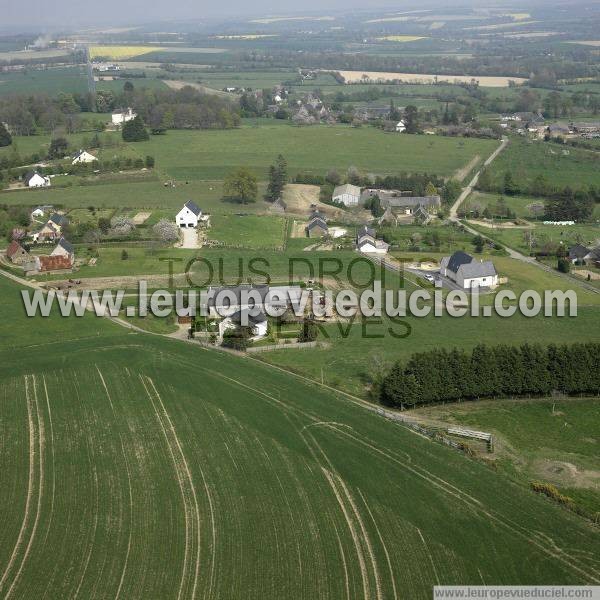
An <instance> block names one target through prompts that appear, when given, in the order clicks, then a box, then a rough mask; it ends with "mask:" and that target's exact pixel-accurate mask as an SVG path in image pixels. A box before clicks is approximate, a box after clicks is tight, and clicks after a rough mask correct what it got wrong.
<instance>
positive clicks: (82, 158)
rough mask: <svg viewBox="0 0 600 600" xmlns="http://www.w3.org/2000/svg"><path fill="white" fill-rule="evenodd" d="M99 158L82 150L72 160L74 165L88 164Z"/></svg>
mask: <svg viewBox="0 0 600 600" xmlns="http://www.w3.org/2000/svg"><path fill="white" fill-rule="evenodd" d="M95 160H98V159H97V158H96V157H95V156H94V155H93V154H90V153H89V152H86V151H85V150H80V151H79V152H78V153H77V154H76V155H75V156H74V157H73V161H72V162H71V164H72V165H78V164H87V163H91V162H94V161H95Z"/></svg>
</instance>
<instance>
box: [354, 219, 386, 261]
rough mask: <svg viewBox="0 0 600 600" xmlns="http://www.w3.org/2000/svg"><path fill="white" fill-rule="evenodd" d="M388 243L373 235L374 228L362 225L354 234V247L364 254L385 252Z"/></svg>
mask: <svg viewBox="0 0 600 600" xmlns="http://www.w3.org/2000/svg"><path fill="white" fill-rule="evenodd" d="M389 247H390V245H389V244H388V243H386V242H384V241H383V240H378V239H377V238H376V237H375V230H374V229H371V228H370V227H367V226H366V225H364V226H363V227H361V228H360V229H359V230H358V233H357V234H356V249H357V250H358V251H359V252H363V253H365V254H387V251H388V249H389Z"/></svg>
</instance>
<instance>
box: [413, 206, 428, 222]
mask: <svg viewBox="0 0 600 600" xmlns="http://www.w3.org/2000/svg"><path fill="white" fill-rule="evenodd" d="M413 214H414V216H415V217H417V218H419V219H423V220H424V221H429V220H430V219H431V215H430V214H429V213H428V212H427V209H426V208H425V207H424V206H423V205H422V204H419V206H417V208H416V209H415V212H414V213H413Z"/></svg>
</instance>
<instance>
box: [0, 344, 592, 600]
mask: <svg viewBox="0 0 600 600" xmlns="http://www.w3.org/2000/svg"><path fill="white" fill-rule="evenodd" d="M144 339H146V338H143V339H142V338H141V337H140V336H137V335H134V336H123V341H122V342H116V341H115V342H114V343H110V344H106V343H105V345H104V346H102V347H98V346H97V347H96V350H95V351H93V350H92V349H93V348H94V343H93V342H80V343H76V344H75V345H76V346H78V349H79V350H80V351H83V350H84V348H87V352H86V354H85V355H86V356H87V358H86V359H83V358H82V357H83V356H84V354H83V352H81V354H80V356H81V358H78V357H74V359H73V361H72V364H71V365H70V366H63V367H62V368H55V367H53V358H52V356H51V355H48V353H47V352H43V350H42V349H39V356H40V357H42V358H41V364H42V365H43V368H42V370H41V372H35V371H34V370H32V369H28V368H27V366H26V364H25V363H24V362H23V361H22V360H18V357H16V356H15V357H13V360H15V361H17V360H18V363H17V362H15V365H17V364H18V367H17V366H14V365H13V367H11V373H10V374H8V373H6V370H3V372H2V376H1V377H0V406H1V410H2V415H3V419H2V420H1V421H0V434H1V435H0V440H2V441H1V442H0V443H1V444H2V448H1V450H2V452H0V456H1V457H2V458H1V461H2V465H1V466H2V470H3V473H5V474H6V476H5V481H6V485H4V486H3V487H2V489H1V490H0V501H2V505H3V506H5V507H8V510H6V511H4V513H3V516H2V523H1V525H2V527H1V528H0V542H1V543H0V577H3V580H2V583H1V586H2V587H1V591H2V594H4V595H8V597H15V598H18V597H36V598H44V597H56V596H60V597H71V596H74V595H76V593H77V592H78V594H79V595H80V596H81V597H92V596H94V595H101V596H114V597H121V598H138V597H139V598H143V597H146V598H147V597H153V598H226V597H236V598H237V597H244V598H281V597H286V598H311V599H312V598H336V599H337V598H365V599H367V598H368V599H370V598H374V599H380V598H401V597H405V593H406V590H410V594H411V595H410V597H411V598H426V597H429V596H430V590H431V586H432V585H433V584H435V583H437V582H442V583H444V582H445V583H460V582H482V581H486V582H490V581H494V582H504V583H509V582H513V583H514V582H515V581H518V582H527V583H536V582H542V581H543V582H545V583H547V582H548V581H552V582H561V583H567V582H594V581H598V580H599V579H600V570H599V567H598V564H597V563H594V560H593V559H592V553H593V545H594V543H597V542H594V540H593V538H592V533H591V532H590V531H589V530H587V528H586V526H585V525H584V524H583V523H580V522H578V521H576V520H575V517H572V516H571V515H569V514H568V513H566V512H563V511H561V510H560V509H558V508H556V507H555V506H553V505H551V504H549V503H548V502H545V501H542V500H540V499H539V498H537V497H535V496H533V495H530V494H528V493H526V492H523V491H521V490H519V489H517V488H516V487H514V486H513V485H512V484H509V483H508V482H507V481H504V480H503V479H501V478H499V477H498V475H496V474H494V473H491V472H490V471H487V470H486V469H485V468H484V467H482V466H480V465H478V464H476V463H473V462H471V461H468V460H467V459H465V458H464V457H462V456H460V455H459V454H454V453H450V452H449V451H448V450H447V449H445V448H442V447H439V446H436V445H434V444H432V443H430V442H428V441H425V440H423V439H421V438H419V437H417V436H414V435H412V434H410V433H408V432H406V431H405V430H403V429H400V428H398V427H397V426H395V425H393V424H390V423H388V422H387V421H384V420H382V419H380V418H379V417H377V416H375V415H370V414H369V413H367V412H365V410H364V409H363V408H360V407H359V406H355V405H354V404H353V403H352V402H351V401H350V400H348V399H347V398H338V397H336V396H334V395H332V394H330V393H328V392H327V393H325V392H321V391H320V390H318V389H316V388H313V387H310V386H307V385H306V384H304V383H302V382H300V381H299V380H296V379H295V378H293V379H289V378H287V377H285V376H283V375H279V374H277V373H276V372H273V371H272V370H270V369H267V368H266V367H264V366H262V365H260V364H257V363H256V364H255V363H251V364H248V363H245V362H244V363H242V362H240V361H238V359H234V358H231V357H228V356H220V355H213V354H212V353H207V352H205V351H201V350H198V349H195V348H187V347H181V348H180V347H177V348H175V347H174V345H173V344H172V343H168V342H165V341H162V340H156V341H154V340H152V342H150V341H147V342H144ZM140 342H141V343H142V345H141V346H140ZM80 345H81V346H80ZM79 346H80V347H79ZM144 346H145V349H143V348H144ZM90 356H91V357H92V358H90ZM229 361H234V363H231V362H229ZM8 363H10V361H8ZM8 363H7V364H8ZM232 366H235V369H232V368H231V367H232ZM548 536H552V539H553V542H550V541H549V537H548ZM583 540H586V542H585V543H583ZM526 558H527V560H526ZM526 564H527V568H526V567H525V565H526Z"/></svg>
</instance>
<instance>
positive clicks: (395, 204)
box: [361, 189, 442, 215]
mask: <svg viewBox="0 0 600 600" xmlns="http://www.w3.org/2000/svg"><path fill="white" fill-rule="evenodd" d="M375 196H378V197H379V200H380V201H381V207H382V208H383V209H384V210H387V209H388V208H389V209H390V210H391V211H392V212H394V213H396V214H398V213H400V214H405V215H412V214H414V213H415V212H416V210H417V209H418V208H419V207H421V208H422V209H423V210H425V211H426V212H435V211H436V210H437V209H438V208H439V207H440V206H441V204H442V200H441V198H440V197H439V196H437V195H435V196H403V195H402V192H400V191H398V190H377V189H366V190H364V191H363V193H362V194H361V203H363V204H364V203H365V202H366V201H367V200H369V199H370V198H374V197H375Z"/></svg>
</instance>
